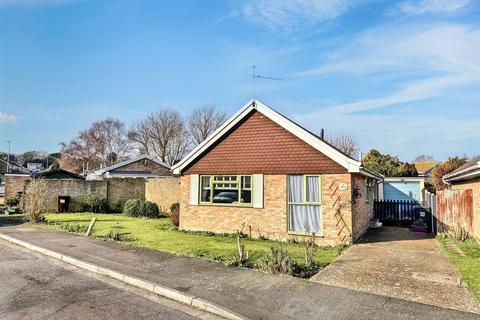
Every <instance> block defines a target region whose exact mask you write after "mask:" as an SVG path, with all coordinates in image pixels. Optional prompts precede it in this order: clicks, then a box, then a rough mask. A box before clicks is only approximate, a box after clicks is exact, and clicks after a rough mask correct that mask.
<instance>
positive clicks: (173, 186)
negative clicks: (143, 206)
mask: <svg viewBox="0 0 480 320" xmlns="http://www.w3.org/2000/svg"><path fill="white" fill-rule="evenodd" d="M180 195H181V188H180V178H173V177H172V178H150V179H148V180H147V183H146V185H145V198H146V200H148V201H152V202H155V203H156V204H157V205H158V206H159V207H160V210H162V211H163V212H169V211H170V206H171V205H172V203H175V202H180Z"/></svg>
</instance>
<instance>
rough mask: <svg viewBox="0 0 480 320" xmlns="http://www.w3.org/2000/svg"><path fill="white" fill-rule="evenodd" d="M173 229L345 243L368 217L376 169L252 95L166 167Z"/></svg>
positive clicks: (361, 230)
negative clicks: (173, 180)
mask: <svg viewBox="0 0 480 320" xmlns="http://www.w3.org/2000/svg"><path fill="white" fill-rule="evenodd" d="M173 173H174V174H176V175H180V176H181V179H180V181H181V182H180V183H181V189H182V196H181V204H180V229H182V230H203V231H212V232H216V233H234V232H237V231H242V232H244V233H246V234H248V235H250V236H252V237H263V238H269V239H274V240H282V241H286V240H288V239H296V240H301V239H303V238H304V237H305V236H307V235H311V234H312V233H315V235H316V237H317V240H316V241H317V243H318V244H320V245H335V244H340V243H351V242H353V241H355V240H357V239H358V238H359V237H360V236H361V235H362V234H363V233H364V232H365V231H366V229H367V228H368V225H369V221H370V220H371V218H372V217H373V202H374V199H375V198H376V197H377V184H378V182H380V181H382V180H383V177H382V176H381V175H380V174H378V173H375V172H373V171H371V170H368V169H366V168H364V167H362V164H361V163H360V162H359V161H357V160H355V159H352V158H350V157H348V156H347V155H345V154H343V153H342V152H340V151H339V150H337V149H336V148H335V147H333V146H332V145H330V144H328V143H327V142H325V141H324V140H322V139H321V138H320V137H319V136H317V135H315V134H313V133H311V132H309V131H307V130H306V129H304V128H303V127H301V126H300V125H298V124H296V123H295V122H293V121H291V120H290V119H288V118H286V117H285V116H283V115H282V114H280V113H278V112H276V111H275V110H273V109H271V108H269V107H267V106H266V105H264V104H263V103H261V102H260V101H258V100H251V101H250V102H248V103H247V104H246V105H245V106H244V107H243V108H242V109H241V110H240V111H239V112H237V113H236V114H235V115H234V116H233V117H231V118H230V119H229V120H227V121H226V122H225V123H224V124H223V125H222V126H221V127H220V128H219V129H217V130H216V131H215V132H214V133H213V134H211V135H210V136H209V137H208V138H207V139H206V140H205V141H204V142H202V143H201V144H200V145H198V146H197V147H196V148H195V149H194V150H192V151H191V152H190V153H189V154H188V155H187V156H186V157H185V158H184V159H182V160H181V161H180V162H179V163H177V164H176V165H175V166H174V167H173Z"/></svg>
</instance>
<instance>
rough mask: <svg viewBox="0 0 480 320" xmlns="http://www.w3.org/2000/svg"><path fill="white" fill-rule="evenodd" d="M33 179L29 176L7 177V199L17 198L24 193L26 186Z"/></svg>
mask: <svg viewBox="0 0 480 320" xmlns="http://www.w3.org/2000/svg"><path fill="white" fill-rule="evenodd" d="M31 179H32V178H31V177H30V176H29V175H26V176H20V175H6V176H5V198H8V197H12V196H16V195H17V194H18V193H19V192H24V191H25V187H26V185H27V184H28V182H29V181H30V180H31Z"/></svg>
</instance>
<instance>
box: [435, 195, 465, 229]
mask: <svg viewBox="0 0 480 320" xmlns="http://www.w3.org/2000/svg"><path fill="white" fill-rule="evenodd" d="M436 217H437V229H438V232H443V233H447V234H453V233H454V232H456V231H458V230H459V229H460V228H462V229H464V230H465V231H466V232H468V233H469V234H473V190H472V189H466V190H444V191H441V192H438V193H437V201H436Z"/></svg>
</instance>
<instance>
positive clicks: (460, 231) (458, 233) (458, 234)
mask: <svg viewBox="0 0 480 320" xmlns="http://www.w3.org/2000/svg"><path fill="white" fill-rule="evenodd" d="M452 236H453V238H454V239H455V240H457V241H461V242H465V241H467V240H468V239H470V238H471V236H470V234H469V233H468V231H467V230H466V229H465V228H464V227H462V226H460V225H457V226H456V227H454V228H453V234H452Z"/></svg>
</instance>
